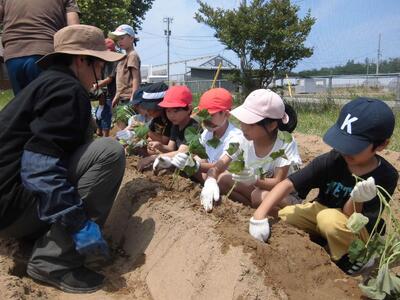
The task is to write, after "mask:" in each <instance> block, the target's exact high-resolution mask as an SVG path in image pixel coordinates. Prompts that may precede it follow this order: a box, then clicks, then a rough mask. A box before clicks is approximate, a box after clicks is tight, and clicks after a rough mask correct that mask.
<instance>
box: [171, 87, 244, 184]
mask: <svg viewBox="0 0 400 300" xmlns="http://www.w3.org/2000/svg"><path fill="white" fill-rule="evenodd" d="M231 108H232V95H231V93H230V92H229V91H227V90H226V89H223V88H213V89H210V90H208V91H207V92H205V93H204V94H203V95H202V96H201V98H200V102H199V106H198V109H199V111H202V110H207V112H208V113H209V114H210V115H211V120H209V121H204V124H203V126H204V131H203V133H202V134H201V138H200V143H201V144H202V145H203V146H204V148H205V150H206V153H207V156H208V159H204V160H200V159H198V160H196V161H195V162H196V169H197V173H196V175H194V176H195V177H196V179H198V180H199V181H201V182H204V179H205V178H206V177H207V171H208V170H209V169H210V168H212V167H214V166H215V164H216V163H217V161H218V160H220V159H223V158H224V156H226V157H225V159H229V156H227V154H226V151H227V149H228V148H229V144H230V143H240V142H241V140H242V139H243V133H242V131H241V130H240V129H239V128H237V127H235V126H234V125H233V124H232V123H230V122H229V111H230V109H231ZM211 140H216V141H217V142H218V144H215V143H212V142H210V141H211ZM188 158H189V155H188V154H186V153H178V154H176V155H175V156H174V157H173V158H172V160H171V164H172V165H174V166H175V167H177V168H178V169H181V170H183V169H184V167H185V166H186V164H187V161H188Z"/></svg>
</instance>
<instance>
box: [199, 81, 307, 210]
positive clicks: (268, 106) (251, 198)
mask: <svg viewBox="0 0 400 300" xmlns="http://www.w3.org/2000/svg"><path fill="white" fill-rule="evenodd" d="M231 115H232V116H234V117H235V118H237V119H238V120H239V121H240V126H241V129H242V131H243V134H244V137H245V138H243V139H242V141H241V143H240V148H239V150H238V151H237V152H236V153H235V154H234V155H229V154H227V155H226V157H224V158H222V159H220V160H219V161H218V162H217V163H216V165H215V167H213V168H211V169H210V170H209V171H208V172H207V175H208V177H207V179H206V181H205V183H204V188H203V190H202V192H201V195H200V198H201V203H202V205H203V206H204V208H205V210H206V211H210V210H211V209H212V205H213V200H214V201H218V200H219V194H220V190H221V192H222V193H227V192H228V191H229V190H230V189H231V187H232V186H233V184H234V181H236V182H237V185H236V187H235V189H234V190H233V191H232V193H231V198H232V199H233V200H235V201H239V202H241V203H244V204H247V205H250V206H252V207H258V206H259V205H260V203H261V201H262V198H263V196H265V194H266V193H268V192H269V191H270V190H271V189H272V188H273V187H274V186H275V185H276V184H278V183H279V182H280V181H282V180H284V179H285V178H286V177H287V175H288V174H290V173H292V172H293V171H294V170H295V169H297V168H298V166H299V165H300V164H301V158H300V155H299V153H298V149H297V144H296V142H295V141H294V140H293V141H292V142H290V143H285V142H284V141H283V140H281V139H280V138H279V137H278V131H279V130H281V131H288V132H292V131H293V130H294V129H295V127H296V124H297V122H296V114H295V112H294V111H293V110H292V109H290V107H289V106H287V105H286V106H285V104H284V102H283V100H282V99H281V97H279V95H277V94H276V93H274V92H272V91H271V90H268V89H258V90H255V91H253V92H252V93H250V94H249V95H248V96H247V98H246V99H245V101H244V103H243V104H242V105H241V106H239V107H237V108H236V109H234V110H232V111H231ZM281 149H283V150H284V153H285V156H283V157H279V158H277V159H275V160H271V159H270V154H272V153H274V152H277V151H279V150H281ZM241 152H243V157H244V163H245V169H244V171H243V172H242V173H241V174H231V173H229V172H227V171H226V170H227V168H228V166H229V164H230V163H231V161H233V160H236V159H237V158H238V155H239V153H241ZM259 174H261V175H263V176H262V177H263V178H264V179H262V178H260V176H259ZM291 198H293V199H290V202H289V203H292V202H293V201H295V202H296V201H298V199H297V198H296V199H294V198H295V197H291ZM288 200H289V198H288ZM284 204H285V203H283V205H284Z"/></svg>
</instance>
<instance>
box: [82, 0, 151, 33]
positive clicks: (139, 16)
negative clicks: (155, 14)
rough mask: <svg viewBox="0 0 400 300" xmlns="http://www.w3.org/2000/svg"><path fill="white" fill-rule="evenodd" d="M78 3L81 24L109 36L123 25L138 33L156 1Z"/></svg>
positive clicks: (93, 0)
mask: <svg viewBox="0 0 400 300" xmlns="http://www.w3.org/2000/svg"><path fill="white" fill-rule="evenodd" d="M77 2H78V5H79V8H80V10H81V23H83V24H88V25H94V26H97V27H99V28H101V29H102V30H103V31H104V33H105V34H107V33H108V32H109V31H112V30H114V29H115V28H116V27H117V26H119V25H121V24H129V25H131V26H132V27H133V29H134V30H135V32H138V30H140V29H141V24H142V22H143V20H144V16H145V14H146V12H147V11H148V10H149V9H151V7H152V5H153V2H154V0H112V1H108V0H77Z"/></svg>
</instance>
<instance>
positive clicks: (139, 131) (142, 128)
mask: <svg viewBox="0 0 400 300" xmlns="http://www.w3.org/2000/svg"><path fill="white" fill-rule="evenodd" d="M133 131H134V132H135V135H136V138H137V139H139V140H144V139H147V134H148V133H149V127H147V125H138V126H135V127H134V128H133Z"/></svg>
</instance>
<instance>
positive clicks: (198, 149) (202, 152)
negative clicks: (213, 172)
mask: <svg viewBox="0 0 400 300" xmlns="http://www.w3.org/2000/svg"><path fill="white" fill-rule="evenodd" d="M189 152H190V153H191V154H194V155H197V156H199V157H200V158H202V159H207V158H208V155H207V152H206V148H204V146H203V145H202V144H201V143H200V141H199V140H198V139H197V140H193V141H192V142H191V143H189Z"/></svg>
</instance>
